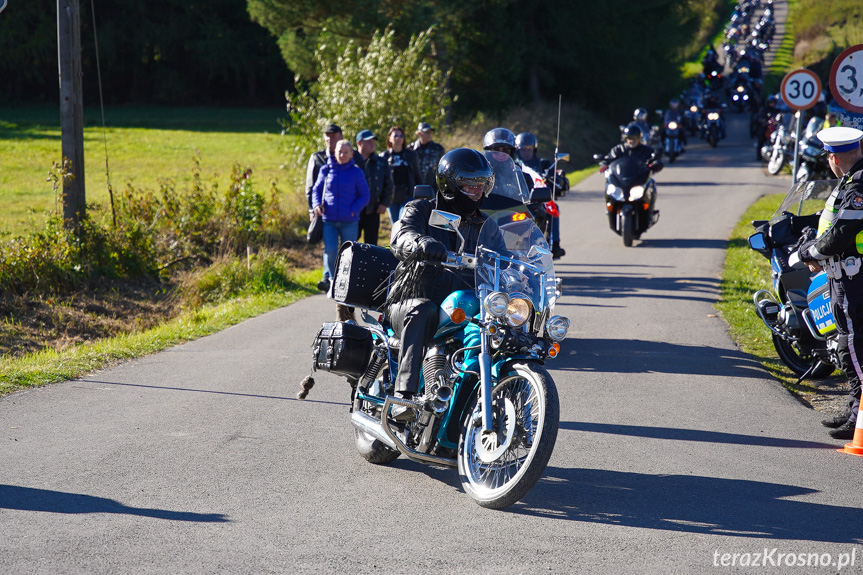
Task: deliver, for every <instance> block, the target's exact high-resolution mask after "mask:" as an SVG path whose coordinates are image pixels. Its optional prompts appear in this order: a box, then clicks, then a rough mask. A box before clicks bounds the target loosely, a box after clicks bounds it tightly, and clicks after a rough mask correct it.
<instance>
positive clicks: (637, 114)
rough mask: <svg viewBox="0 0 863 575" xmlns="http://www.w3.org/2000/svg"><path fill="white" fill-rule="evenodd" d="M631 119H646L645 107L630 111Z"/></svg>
mask: <svg viewBox="0 0 863 575" xmlns="http://www.w3.org/2000/svg"><path fill="white" fill-rule="evenodd" d="M632 119H633V120H635V121H636V122H638V121H639V120H647V110H646V109H645V108H636V109H635V111H634V112H632Z"/></svg>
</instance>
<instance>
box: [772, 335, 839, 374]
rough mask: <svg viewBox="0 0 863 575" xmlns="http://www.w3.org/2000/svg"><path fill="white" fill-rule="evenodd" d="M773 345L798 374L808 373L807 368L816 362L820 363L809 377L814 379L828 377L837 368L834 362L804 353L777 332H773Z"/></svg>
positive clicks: (784, 361)
mask: <svg viewBox="0 0 863 575" xmlns="http://www.w3.org/2000/svg"><path fill="white" fill-rule="evenodd" d="M773 347H774V348H776V353H777V354H779V359H781V360H782V363H784V364H785V365H787V366H788V367H789V368H790V369H791V371H793V372H794V373H795V374H796V375H798V376H800V375H803V374H804V373H806V370H807V369H809V368H810V367H811V366H812V364H813V363H816V362H817V364H818V365H816V366H815V369H814V370H813V371H812V373H811V374H809V377H811V378H812V379H821V378H824V377H827V376H828V375H830V374H831V373H833V370H835V369H836V368H835V367H834V366H833V364H831V363H827V362H824V361H821V360H819V359H818V358H817V357H816V356H814V355H804V354H803V353H801V351H800V350H799V349H797V348H796V347H794V345H793V344H791V342H789V341H787V340H785V339H783V338H781V337H779V336H778V335H776V334H773Z"/></svg>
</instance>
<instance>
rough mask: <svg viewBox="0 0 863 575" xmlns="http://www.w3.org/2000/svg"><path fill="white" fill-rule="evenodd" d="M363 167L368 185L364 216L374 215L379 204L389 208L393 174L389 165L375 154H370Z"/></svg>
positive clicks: (391, 196)
mask: <svg viewBox="0 0 863 575" xmlns="http://www.w3.org/2000/svg"><path fill="white" fill-rule="evenodd" d="M359 165H360V166H363V172H365V174H366V182H367V183H368V184H369V204H368V205H367V206H366V207H365V209H364V210H363V213H364V214H374V213H375V212H376V211H377V209H378V205H379V204H383V205H384V206H386V207H389V205H390V203H392V201H393V173H392V170H390V165H389V164H388V163H386V162H385V161H384V159H383V158H381V157H380V156H378V155H377V154H372V155H371V156H369V159H368V160H366V161H365V164H359Z"/></svg>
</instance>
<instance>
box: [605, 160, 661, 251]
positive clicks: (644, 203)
mask: <svg viewBox="0 0 863 575" xmlns="http://www.w3.org/2000/svg"><path fill="white" fill-rule="evenodd" d="M593 159H594V160H596V161H597V162H600V163H604V162H605V161H606V157H605V156H604V155H602V154H594V156H593ZM655 159H656V158H655V156H652V157H651V162H653V161H654V160H655ZM600 172H602V173H603V174H604V175H605V180H606V185H605V207H606V209H607V211H608V225H609V227H610V228H611V229H612V230H613V231H614V233H616V234H618V235H619V236H620V237H622V238H623V245H624V246H626V247H630V246H631V245H632V240H633V239H639V238H640V237H641V234H643V233H644V232H646V231H647V230H648V228H650V227H651V226H653V225H654V224H655V223H656V222H658V221H659V210H655V209H653V206H654V204H655V203H656V182H654V181H653V178H651V177H650V176H651V173H652V170H651V168H649V167H648V166H647V165H645V164H644V163H643V162H641V161H638V160H636V159H635V158H630V157H628V156H624V157H622V158H618V159H616V160H614V161H612V162H611V163H610V164H608V165H603V166H602V167H601V168H600Z"/></svg>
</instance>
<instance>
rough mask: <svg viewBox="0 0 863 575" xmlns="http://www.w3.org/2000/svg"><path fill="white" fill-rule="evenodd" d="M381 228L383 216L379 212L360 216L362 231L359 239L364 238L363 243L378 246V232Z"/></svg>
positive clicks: (358, 236) (358, 235)
mask: <svg viewBox="0 0 863 575" xmlns="http://www.w3.org/2000/svg"><path fill="white" fill-rule="evenodd" d="M380 228H381V215H380V214H379V213H377V212H374V213H371V214H367V213H365V212H362V213H361V214H360V231H359V234H357V238H358V239H359V238H360V237H362V238H363V242H365V243H367V244H372V245H374V246H376V245H378V232H379V230H380Z"/></svg>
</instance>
